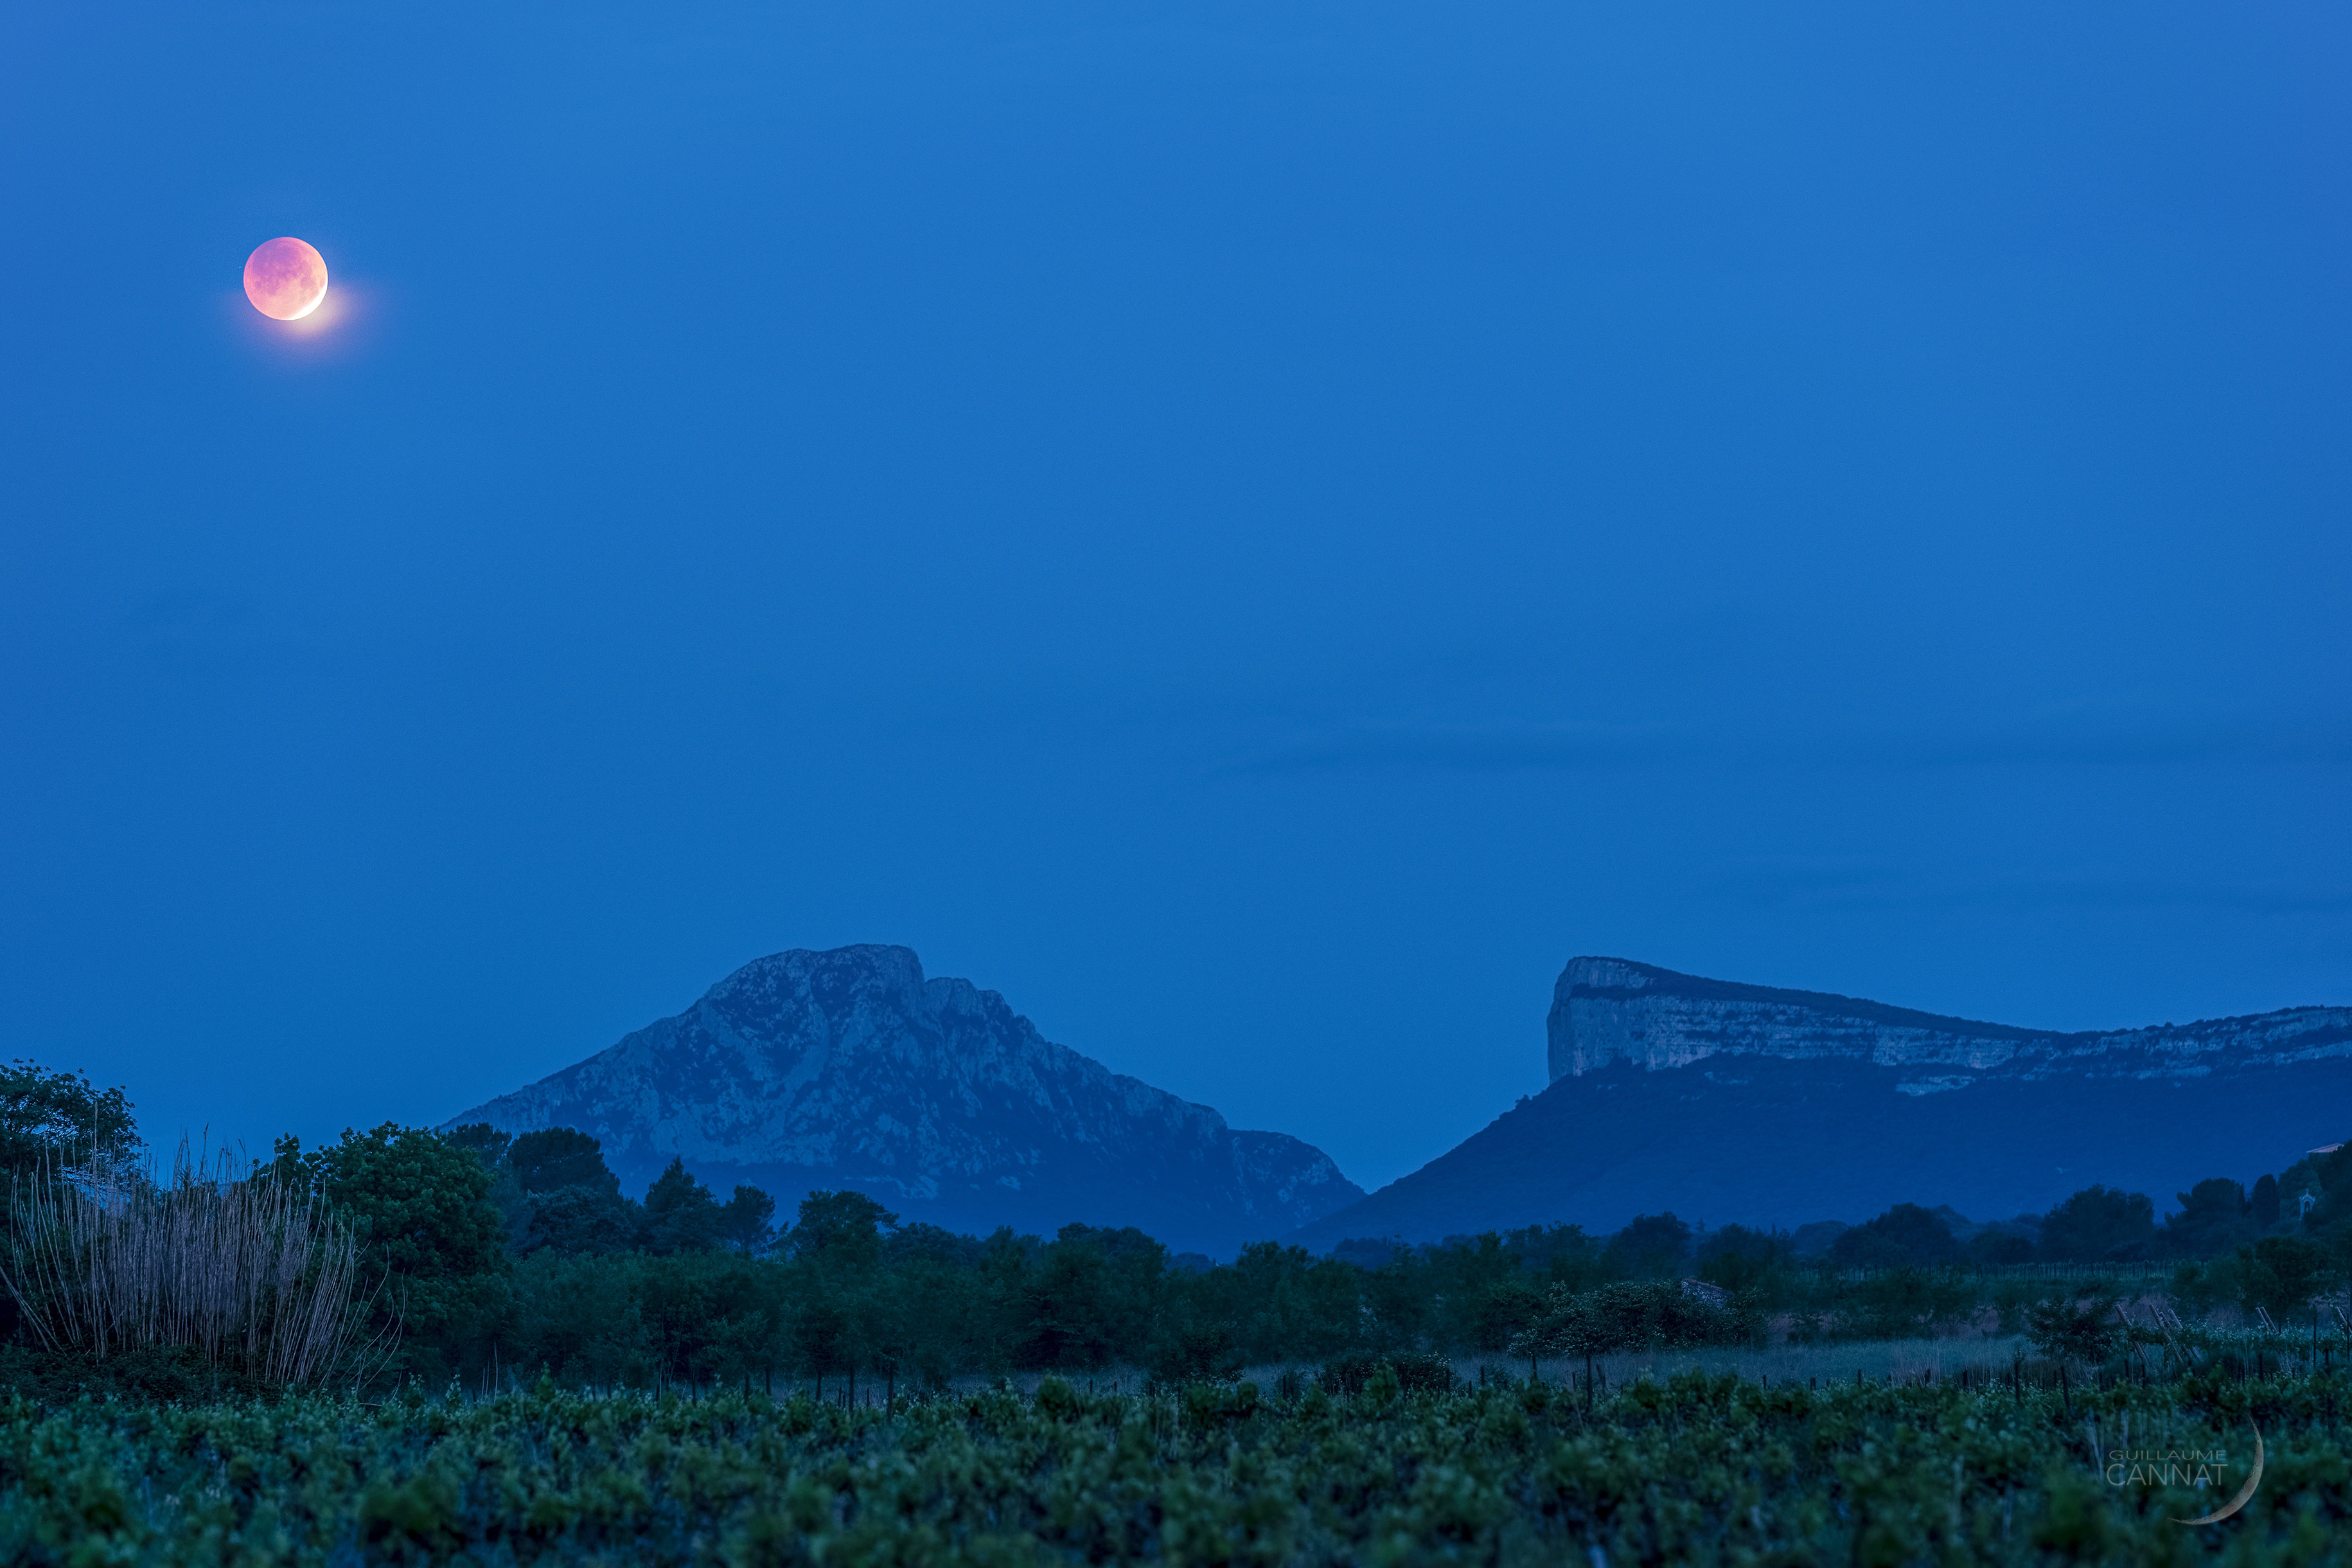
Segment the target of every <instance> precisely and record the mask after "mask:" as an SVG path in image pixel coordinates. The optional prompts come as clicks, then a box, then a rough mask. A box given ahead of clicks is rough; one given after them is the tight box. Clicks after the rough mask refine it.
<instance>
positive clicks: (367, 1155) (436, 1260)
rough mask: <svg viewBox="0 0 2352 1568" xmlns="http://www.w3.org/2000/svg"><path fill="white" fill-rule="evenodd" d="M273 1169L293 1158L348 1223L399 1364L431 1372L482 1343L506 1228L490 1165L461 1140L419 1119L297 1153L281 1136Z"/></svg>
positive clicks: (496, 1293)
mask: <svg viewBox="0 0 2352 1568" xmlns="http://www.w3.org/2000/svg"><path fill="white" fill-rule="evenodd" d="M289 1166H299V1169H300V1171H301V1172H302V1174H303V1176H305V1177H307V1179H308V1180H309V1181H310V1183H311V1184H312V1186H313V1187H314V1188H315V1190H316V1191H317V1192H318V1194H319V1195H320V1197H321V1198H323V1199H324V1200H325V1201H326V1203H327V1205H328V1206H329V1207H330V1208H331V1211H332V1212H334V1213H335V1214H336V1215H338V1216H339V1217H341V1218H342V1219H344V1220H345V1221H347V1222H349V1223H350V1224H351V1225H352V1227H353V1228H354V1229H355V1230H356V1232H357V1234H358V1238H359V1240H360V1244H361V1246H362V1249H364V1250H363V1254H362V1255H363V1257H364V1259H365V1262H366V1265H367V1268H368V1270H370V1272H371V1273H372V1274H373V1276H374V1277H375V1278H377V1279H380V1280H382V1281H383V1282H384V1285H385V1289H384V1291H383V1293H382V1294H381V1295H379V1296H378V1298H377V1308H376V1310H377V1311H378V1312H379V1313H383V1314H390V1313H397V1314H398V1317H399V1321H400V1325H401V1328H400V1332H401V1339H402V1347H403V1348H402V1361H401V1366H402V1367H404V1368H405V1369H406V1370H410V1371H415V1372H418V1373H421V1374H425V1375H429V1376H437V1375H443V1374H446V1372H448V1371H451V1370H454V1369H456V1368H457V1367H459V1366H460V1365H462V1364H466V1362H467V1346H469V1345H477V1344H481V1343H486V1342H487V1333H486V1331H487V1328H488V1322H489V1320H491V1319H492V1318H493V1317H494V1316H495V1315H496V1313H497V1312H498V1310H499V1305H500V1302H501V1301H502V1299H503V1285H504V1275H505V1271H506V1268H507V1251H506V1236H505V1227H504V1226H503V1224H502V1223H501V1222H500V1220H499V1213H498V1210H497V1209H495V1208H493V1207H490V1204H489V1201H488V1200H489V1192H490V1184H491V1176H490V1173H489V1172H488V1170H486V1169H485V1168H483V1166H482V1163H481V1161H480V1160H479V1159H478V1158H476V1157H475V1155H474V1154H473V1153H472V1152H471V1151H470V1150H468V1149H466V1148H463V1147H460V1146H459V1145H456V1144H454V1143H451V1142H450V1141H449V1140H448V1139H446V1138H444V1137H441V1136H440V1135H438V1134H435V1133H430V1132H427V1131H425V1129H424V1128H422V1127H403V1126H400V1125H398V1124H394V1123H391V1122H387V1123H385V1124H383V1125H382V1126H380V1127H377V1128H375V1129H373V1131H370V1132H365V1133H355V1132H352V1131H351V1130H349V1129H348V1128H347V1129H345V1131H344V1133H343V1135H342V1137H341V1140H339V1141H338V1142H336V1143H333V1144H330V1145H327V1146H326V1147H325V1148H322V1149H319V1150H317V1151H315V1152H314V1153H312V1154H310V1155H302V1154H301V1146H300V1145H299V1142H298V1141H297V1140H295V1139H292V1138H286V1139H282V1140H280V1141H279V1143H278V1168H279V1169H281V1170H283V1169H286V1168H288V1167H289Z"/></svg>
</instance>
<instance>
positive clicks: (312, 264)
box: [245, 235, 327, 321]
mask: <svg viewBox="0 0 2352 1568" xmlns="http://www.w3.org/2000/svg"><path fill="white" fill-rule="evenodd" d="M245 297H246V298H247V299H250V300H252V301H253V308H255V309H256V310H258V311H260V312H261V313H262V314H263V315H264V316H267V317H268V318H270V319H272V320H276V321H299V320H300V319H302V318H303V317H305V316H308V315H309V314H310V312H311V311H313V310H316V309H317V308H319V301H320V300H321V299H324V298H326V297H327V258H326V257H325V256H320V254H319V253H318V251H317V250H316V249H314V248H313V247H312V246H310V244H309V243H308V242H306V241H303V240H299V239H296V238H294V237H293V236H292V235H286V236H284V237H281V238H278V239H273V240H268V241H265V242H263V243H262V244H261V245H258V246H255V247H254V252H253V254H252V255H251V256H247V257H246V258H245Z"/></svg>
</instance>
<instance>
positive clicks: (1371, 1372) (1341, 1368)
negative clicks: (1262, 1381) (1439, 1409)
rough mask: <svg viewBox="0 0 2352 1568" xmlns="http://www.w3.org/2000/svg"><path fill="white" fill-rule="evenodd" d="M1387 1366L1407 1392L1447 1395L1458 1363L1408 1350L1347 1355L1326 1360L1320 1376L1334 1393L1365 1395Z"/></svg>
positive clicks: (1321, 1381) (1320, 1380) (1400, 1387)
mask: <svg viewBox="0 0 2352 1568" xmlns="http://www.w3.org/2000/svg"><path fill="white" fill-rule="evenodd" d="M1383 1367H1385V1368H1386V1369H1387V1370H1388V1372H1389V1374H1390V1375H1391V1377H1393V1378H1394V1379H1395V1380H1396V1385H1397V1387H1398V1388H1399V1389H1400V1390H1402V1392H1404V1393H1406V1394H1444V1393H1446V1392H1448V1391H1450V1390H1451V1389H1452V1388H1453V1386H1454V1366H1453V1364H1452V1363H1451V1362H1448V1361H1447V1360H1446V1359H1445V1358H1444V1356H1442V1355H1423V1354H1420V1353H1418V1352H1414V1351H1407V1352H1404V1353H1402V1354H1393V1355H1368V1354H1356V1355H1343V1356H1339V1357H1337V1358H1336V1359H1334V1360H1331V1361H1328V1362H1326V1363H1324V1364H1323V1372H1322V1375H1321V1376H1320V1377H1319V1378H1318V1381H1319V1382H1320V1383H1321V1384H1322V1385H1323V1386H1324V1387H1325V1388H1326V1389H1328V1390H1329V1391H1330V1392H1331V1393H1333V1394H1348V1395H1355V1394H1361V1393H1363V1392H1364V1390H1366V1389H1367V1388H1370V1386H1372V1383H1373V1380H1374V1379H1375V1378H1376V1377H1377V1376H1378V1375H1379V1374H1380V1372H1381V1369H1382V1368H1383Z"/></svg>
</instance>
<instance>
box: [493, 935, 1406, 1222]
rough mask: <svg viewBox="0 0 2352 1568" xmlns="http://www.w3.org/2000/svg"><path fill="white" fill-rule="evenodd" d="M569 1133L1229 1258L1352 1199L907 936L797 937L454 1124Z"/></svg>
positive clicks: (1305, 1157)
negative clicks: (818, 945) (831, 944)
mask: <svg viewBox="0 0 2352 1568" xmlns="http://www.w3.org/2000/svg"><path fill="white" fill-rule="evenodd" d="M467 1122H488V1123H490V1124H494V1125H496V1126H499V1127H500V1128H503V1129H505V1130H507V1131H509V1132H524V1131H528V1130H531V1129H535V1128H540V1127H551V1126H569V1127H577V1128H579V1129H581V1130H582V1131H583V1132H586V1133H590V1134H594V1135H595V1136H596V1137H598V1138H601V1139H603V1140H604V1145H605V1149H606V1152H607V1157H608V1159H609V1160H610V1162H611V1164H612V1166H613V1168H614V1170H615V1171H616V1172H618V1173H620V1175H621V1176H622V1178H623V1179H624V1180H625V1181H628V1182H633V1183H638V1184H642V1183H643V1182H644V1181H646V1180H647V1179H649V1178H650V1177H651V1176H653V1175H654V1174H655V1173H656V1172H657V1171H658V1170H659V1168H660V1167H661V1166H662V1165H664V1164H666V1163H667V1161H668V1160H669V1159H670V1158H671V1157H672V1156H673V1155H675V1156H677V1157H679V1158H682V1159H684V1160H685V1162H686V1164H687V1166H688V1168H689V1169H691V1170H693V1171H694V1172H695V1173H696V1174H697V1175H698V1176H701V1177H702V1178H703V1179H704V1180H706V1181H709V1182H713V1183H715V1184H718V1185H719V1190H720V1192H721V1195H722V1196H723V1195H724V1192H725V1190H726V1187H727V1186H729V1185H731V1184H732V1183H733V1182H737V1181H744V1182H751V1183H752V1184H753V1185H756V1186H764V1187H766V1188H767V1189H768V1190H769V1191H770V1192H772V1193H773V1194H774V1195H775V1197H776V1198H777V1199H778V1201H779V1203H780V1205H782V1206H783V1207H785V1208H786V1209H787V1210H789V1208H790V1206H791V1205H792V1204H793V1202H795V1201H797V1199H798V1197H800V1196H801V1195H802V1194H803V1193H805V1192H807V1191H810V1190H813V1189H816V1188H824V1187H855V1188H856V1189H857V1190H860V1191H863V1192H866V1193H867V1194H869V1195H870V1196H872V1197H875V1198H877V1199H878V1200H879V1201H881V1202H882V1203H883V1204H884V1205H885V1206H886V1207H889V1208H891V1209H893V1210H895V1211H897V1212H898V1213H899V1214H900V1215H901V1217H902V1218H908V1219H924V1220H929V1221H931V1222H934V1223H939V1224H944V1225H950V1226H951V1227H954V1228H960V1229H978V1230H982V1231H985V1230H988V1229H992V1228H994V1227H995V1226H997V1225H1000V1224H1009V1225H1013V1226H1015V1227H1017V1228H1023V1229H1043V1230H1045V1231H1048V1232H1050V1231H1051V1230H1053V1229H1055V1228H1058V1227H1060V1226H1062V1225H1064V1224H1066V1223H1068V1222H1070V1221H1073V1220H1080V1221H1085V1222H1087V1223H1090V1224H1108V1225H1124V1224H1131V1225H1137V1226H1140V1227H1142V1228H1144V1229H1146V1230H1148V1231H1150V1233H1151V1234H1153V1235H1154V1236H1156V1237H1158V1238H1160V1239H1161V1240H1163V1241H1166V1242H1168V1243H1169V1244H1170V1245H1171V1246H1173V1247H1176V1248H1179V1249H1200V1250H1207V1251H1213V1252H1220V1253H1223V1252H1229V1251H1231V1250H1232V1249H1234V1248H1235V1247H1237V1246H1239V1245H1240V1244H1242V1243H1243V1242H1245V1241H1248V1240H1255V1239H1265V1238H1268V1237H1272V1236H1276V1235H1279V1234H1281V1233H1282V1232H1284V1231H1286V1230H1288V1229H1289V1228H1292V1227H1294V1226H1297V1225H1301V1224H1305V1223H1307V1222H1308V1221H1310V1220H1312V1219H1315V1218H1319V1217H1320V1216H1322V1215H1324V1214H1327V1213H1329V1212H1330V1211H1332V1210H1333V1209H1336V1208H1339V1207H1344V1206H1346V1205H1347V1204H1349V1203H1351V1202H1353V1201H1355V1200H1356V1199H1357V1198H1359V1197H1362V1196H1363V1193H1362V1189H1361V1188H1360V1187H1358V1186H1356V1185H1355V1184H1354V1183H1352V1182H1350V1181H1349V1180H1348V1179H1347V1178H1346V1177H1345V1176H1342V1175H1340V1173H1339V1167H1338V1166H1334V1165H1333V1164H1332V1163H1331V1161H1330V1159H1329V1158H1328V1156H1326V1155H1323V1154H1322V1153H1321V1152H1320V1151H1319V1150H1318V1149H1315V1148H1313V1147H1311V1146H1309V1145H1306V1144H1303V1143H1301V1142H1299V1141H1298V1140H1297V1139H1296V1138H1292V1137H1288V1136H1286V1135H1285V1134H1280V1133H1253V1132H1241V1131H1236V1130H1234V1129H1233V1128H1230V1127H1228V1126H1226V1125H1225V1122H1224V1119H1223V1117H1222V1116H1220V1115H1218V1114H1217V1113H1216V1112H1214V1111H1213V1110H1211V1109H1209V1108H1208V1107H1207V1106H1205V1105H1195V1104H1192V1103H1188V1102H1186V1101H1183V1100H1180V1099H1178V1098H1177V1097H1176V1096H1174V1095H1172V1094H1170V1093H1167V1092H1163V1091H1161V1090H1159V1089H1155V1088H1153V1087H1151V1085H1150V1084H1148V1083H1143V1082H1139V1081H1138V1080H1136V1079H1133V1078H1128V1077H1124V1076H1122V1075H1120V1074H1118V1073H1115V1072H1112V1071H1109V1070H1108V1069H1107V1068H1105V1067H1104V1066H1103V1065H1102V1064H1101V1063H1100V1062H1097V1061H1092V1060H1090V1059H1089V1058H1087V1057H1085V1056H1081V1055H1079V1054H1078V1053H1077V1052H1076V1051H1072V1050H1070V1049H1069V1048H1068V1047H1066V1046H1062V1045H1056V1044H1055V1043H1054V1042H1052V1041H1051V1040H1046V1039H1045V1038H1044V1037H1043V1036H1041V1035H1040V1034H1039V1033H1038V1032H1037V1030H1036V1029H1035V1027H1034V1026H1033V1025H1032V1024H1031V1023H1030V1021H1029V1020H1028V1019H1025V1018H1024V1017H1021V1016H1020V1015H1019V1014H1017V1013H1015V1012H1013V1009H1012V1008H1011V1007H1010V1006H1008V1005H1007V1004H1006V1002H1005V1000H1004V998H1003V997H1001V996H999V995H998V994H997V993H995V992H994V991H983V990H981V989H978V988H975V987H974V986H972V985H971V983H970V982H969V981H966V980H955V979H928V980H927V979H926V978H925V977H924V976H923V969H922V963H921V960H919V958H917V957H916V956H915V955H914V954H913V953H912V952H910V951H908V949H907V948H904V947H887V946H856V947H842V948H836V949H835V950H834V951H831V952H826V953H812V952H804V951H794V952H790V953H779V954H776V955H775V956H772V957H767V958H761V959H760V960H758V961H757V962H754V963H751V964H747V965H745V966H744V967H742V968H740V969H739V970H737V971H736V972H735V973H734V974H732V975H730V976H729V977H727V978H726V979H724V980H721V981H720V982H719V984H718V985H716V986H714V987H712V988H710V990H709V992H708V993H707V994H706V995H705V996H704V997H703V998H702V999H701V1000H700V1001H698V1002H697V1003H696V1004H695V1005H694V1006H693V1007H691V1008H689V1009H687V1011H685V1012H683V1013H680V1014H679V1015H678V1016H677V1017H676V1018H668V1019H661V1020H660V1021H659V1022H657V1023H654V1024H651V1025H648V1026H647V1027H646V1028H645V1029H642V1030H638V1031H637V1032H636V1033H635V1034H632V1035H630V1036H628V1037H627V1038H625V1039H624V1040H621V1041H620V1042H619V1043H618V1044H616V1045H614V1046H613V1047H611V1048H610V1049H609V1050H606V1051H602V1052H600V1053H599V1054H597V1055H595V1056H593V1057H591V1058H589V1059H588V1060H587V1061H583V1062H581V1063H579V1064H578V1065H576V1066H573V1067H570V1068H567V1069H565V1070H564V1071H561V1072H558V1073H555V1074H553V1075H552V1076H551V1077H548V1078H545V1079H542V1080H541V1082H537V1083H534V1084H531V1085H530V1086H529V1087H527V1088H524V1089H520V1090H518V1091H516V1092H514V1093H511V1094H508V1095H504V1096H502V1097H500V1098H499V1099H497V1100H493V1101H491V1102H489V1103H488V1104H485V1105H479V1106H477V1107H475V1108H474V1109H473V1110H470V1111H467V1112H465V1113H462V1114H460V1115H458V1116H456V1117H453V1118H452V1119H451V1123H452V1124H464V1123H467Z"/></svg>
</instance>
